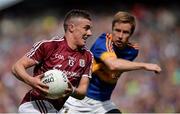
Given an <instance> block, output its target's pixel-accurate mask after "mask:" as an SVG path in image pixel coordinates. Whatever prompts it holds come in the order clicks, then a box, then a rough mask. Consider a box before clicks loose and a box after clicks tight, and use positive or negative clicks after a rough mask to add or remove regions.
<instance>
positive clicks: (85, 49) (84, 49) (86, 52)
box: [83, 46, 93, 58]
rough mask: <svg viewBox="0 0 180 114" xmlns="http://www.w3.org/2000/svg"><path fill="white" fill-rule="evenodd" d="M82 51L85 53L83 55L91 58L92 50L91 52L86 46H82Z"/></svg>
mask: <svg viewBox="0 0 180 114" xmlns="http://www.w3.org/2000/svg"><path fill="white" fill-rule="evenodd" d="M83 52H84V53H85V55H87V56H89V57H91V58H93V54H92V52H91V51H90V50H89V49H88V48H87V47H86V46H85V47H83Z"/></svg>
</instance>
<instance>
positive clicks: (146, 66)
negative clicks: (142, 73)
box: [103, 57, 161, 73]
mask: <svg viewBox="0 0 180 114" xmlns="http://www.w3.org/2000/svg"><path fill="white" fill-rule="evenodd" d="M103 62H104V63H105V65H106V66H107V67H108V68H109V69H110V70H118V71H122V72H126V71H132V70H141V69H142V70H147V71H154V72H155V73H159V72H161V68H160V67H159V66H158V65H157V64H152V63H142V62H131V61H127V60H124V59H119V58H116V57H109V58H108V59H105V60H103Z"/></svg>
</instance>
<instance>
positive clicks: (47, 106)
mask: <svg viewBox="0 0 180 114" xmlns="http://www.w3.org/2000/svg"><path fill="white" fill-rule="evenodd" d="M18 112H19V113H57V112H58V111H57V110H56V109H55V108H54V107H53V105H52V104H51V103H49V102H48V101H44V100H36V101H30V102H26V103H23V104H21V105H20V106H19V109H18Z"/></svg>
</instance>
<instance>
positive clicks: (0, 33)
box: [0, 4, 180, 113]
mask: <svg viewBox="0 0 180 114" xmlns="http://www.w3.org/2000/svg"><path fill="white" fill-rule="evenodd" d="M128 11H129V12H131V13H133V14H134V15H135V16H136V18H137V28H136V31H135V34H134V35H133V37H132V39H131V40H132V41H133V42H138V43H139V45H140V53H139V56H138V57H137V59H136V60H135V61H142V62H152V63H157V64H159V65H160V66H161V67H162V72H161V74H155V73H152V72H148V71H131V72H127V73H124V74H123V75H122V76H121V78H120V79H119V80H118V84H117V86H116V88H115V90H114V92H113V94H112V97H111V99H112V101H114V103H115V104H116V105H117V106H118V107H119V108H120V109H121V111H122V112H127V113H128V112H129V113H133V112H136V113H140V112H143V113H157V112H161V113H167V112H170V113H174V112H180V88H179V87H180V58H179V55H180V51H179V49H180V40H179V38H180V14H179V13H178V11H179V8H169V9H167V8H165V7H157V8H149V7H147V6H145V5H141V4H135V5H133V6H132V8H131V9H129V10H128ZM57 15H58V16H57ZM92 15H93V25H94V26H93V33H94V34H93V36H92V37H90V38H89V39H88V42H87V45H88V47H90V46H91V44H92V43H93V42H94V41H95V40H96V37H97V36H99V35H100V34H101V33H102V32H111V20H112V16H113V15H111V14H107V13H106V12H104V13H103V12H102V13H96V12H94V13H92ZM63 18H64V16H63V15H60V14H56V12H53V13H52V14H49V13H48V14H43V15H39V16H36V17H28V18H27V17H23V16H22V17H20V16H18V17H16V16H9V15H6V16H3V17H1V18H0V99H1V100H0V112H17V107H18V105H19V104H20V101H21V99H22V98H23V96H24V94H25V93H26V92H27V91H28V90H29V89H30V87H29V86H27V85H26V84H24V83H22V82H20V81H18V79H16V78H15V77H14V76H13V75H12V74H11V71H10V70H11V66H12V64H13V63H14V62H15V61H17V60H18V59H19V58H20V57H21V56H23V55H24V54H25V53H26V52H27V51H29V50H30V48H31V46H32V45H33V44H34V43H35V42H37V41H39V40H42V39H50V38H51V37H52V36H54V35H56V34H58V35H60V36H63V33H64V31H63ZM29 72H30V73H31V69H30V70H29Z"/></svg>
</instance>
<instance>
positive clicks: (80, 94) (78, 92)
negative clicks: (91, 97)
mask: <svg viewBox="0 0 180 114" xmlns="http://www.w3.org/2000/svg"><path fill="white" fill-rule="evenodd" d="M88 85H89V78H88V77H82V78H81V81H80V83H79V86H78V87H77V88H74V92H73V93H72V94H71V96H72V97H74V98H77V99H80V100H81V99H83V98H84V97H85V95H86V91H87V88H88Z"/></svg>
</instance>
